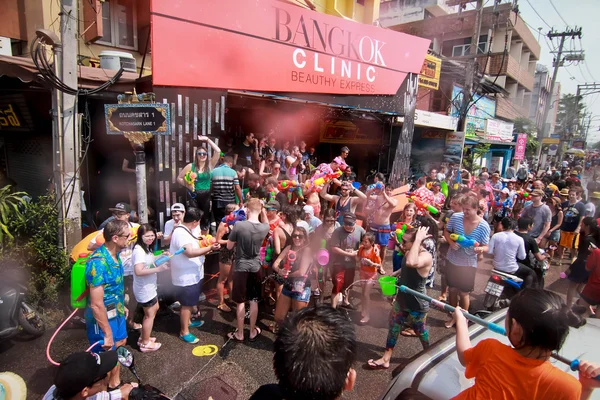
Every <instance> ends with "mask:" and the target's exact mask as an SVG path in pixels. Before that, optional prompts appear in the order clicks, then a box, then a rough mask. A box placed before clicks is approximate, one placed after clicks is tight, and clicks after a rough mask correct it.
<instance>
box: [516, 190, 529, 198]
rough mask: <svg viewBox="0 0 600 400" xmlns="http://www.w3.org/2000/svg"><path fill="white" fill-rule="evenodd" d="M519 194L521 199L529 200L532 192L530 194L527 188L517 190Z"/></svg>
mask: <svg viewBox="0 0 600 400" xmlns="http://www.w3.org/2000/svg"><path fill="white" fill-rule="evenodd" d="M517 196H519V198H520V199H525V200H529V199H530V197H531V194H529V193H528V192H526V191H525V190H519V191H517Z"/></svg>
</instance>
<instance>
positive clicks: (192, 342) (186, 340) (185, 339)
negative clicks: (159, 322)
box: [179, 333, 200, 344]
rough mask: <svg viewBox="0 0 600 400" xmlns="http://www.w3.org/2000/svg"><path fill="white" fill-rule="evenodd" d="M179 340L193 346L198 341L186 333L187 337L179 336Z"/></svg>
mask: <svg viewBox="0 0 600 400" xmlns="http://www.w3.org/2000/svg"><path fill="white" fill-rule="evenodd" d="M179 339H181V340H183V341H184V342H186V343H191V344H195V343H198V342H199V341H200V339H198V338H197V337H196V336H194V335H192V334H191V333H188V334H187V335H184V336H179Z"/></svg>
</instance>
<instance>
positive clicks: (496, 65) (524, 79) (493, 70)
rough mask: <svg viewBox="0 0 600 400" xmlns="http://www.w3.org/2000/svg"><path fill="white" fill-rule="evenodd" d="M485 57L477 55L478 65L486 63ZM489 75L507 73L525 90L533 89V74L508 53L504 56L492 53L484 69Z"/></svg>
mask: <svg viewBox="0 0 600 400" xmlns="http://www.w3.org/2000/svg"><path fill="white" fill-rule="evenodd" d="M486 57H487V56H481V57H479V60H478V61H479V65H480V66H481V68H483V66H484V65H486ZM485 72H486V73H487V74H489V75H491V76H495V75H498V74H499V75H507V76H509V77H510V78H512V79H514V80H515V81H517V82H518V83H519V84H520V85H521V86H524V87H525V88H526V89H527V90H530V91H531V90H533V81H534V78H533V74H531V73H529V70H528V69H527V68H523V67H522V66H521V64H519V62H517V60H516V59H515V58H514V57H512V56H511V55H510V54H507V55H506V56H504V60H503V57H502V54H493V55H491V56H490V59H489V60H488V61H487V68H486V71H485Z"/></svg>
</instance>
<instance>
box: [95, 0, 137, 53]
mask: <svg viewBox="0 0 600 400" xmlns="http://www.w3.org/2000/svg"><path fill="white" fill-rule="evenodd" d="M135 11H136V10H135V0H110V1H104V2H103V3H102V28H103V30H104V34H103V36H102V39H100V40H98V43H101V44H107V45H109V46H115V47H122V48H126V49H131V50H137V46H138V41H137V21H136V13H135Z"/></svg>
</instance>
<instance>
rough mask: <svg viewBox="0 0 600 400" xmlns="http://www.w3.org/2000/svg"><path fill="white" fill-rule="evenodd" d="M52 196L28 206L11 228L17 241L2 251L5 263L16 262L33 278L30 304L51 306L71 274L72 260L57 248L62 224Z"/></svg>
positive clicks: (42, 198) (26, 205) (44, 197)
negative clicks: (70, 261)
mask: <svg viewBox="0 0 600 400" xmlns="http://www.w3.org/2000/svg"><path fill="white" fill-rule="evenodd" d="M55 204H56V199H55V197H54V196H53V195H48V196H41V197H39V198H38V199H37V200H36V201H32V202H30V203H27V204H25V206H24V207H23V211H22V213H21V217H20V218H19V219H16V220H13V221H12V223H11V224H10V225H9V227H10V229H11V230H12V231H13V232H14V240H12V241H11V242H10V243H8V244H7V246H5V248H3V249H2V254H0V256H1V257H2V258H4V260H1V261H0V263H2V262H3V261H8V262H11V261H12V262H14V263H15V264H18V265H19V266H21V267H22V268H24V269H26V270H27V271H26V272H28V273H29V275H30V277H31V278H30V281H29V289H30V292H29V300H30V301H31V302H32V303H34V304H38V305H39V304H48V305H52V304H53V303H55V302H56V301H57V300H58V294H59V292H60V289H61V288H62V286H63V284H64V283H65V281H66V279H67V277H68V272H69V257H68V255H67V254H66V253H65V251H64V250H62V249H60V248H59V246H58V235H59V220H58V211H57V209H56V207H55Z"/></svg>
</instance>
